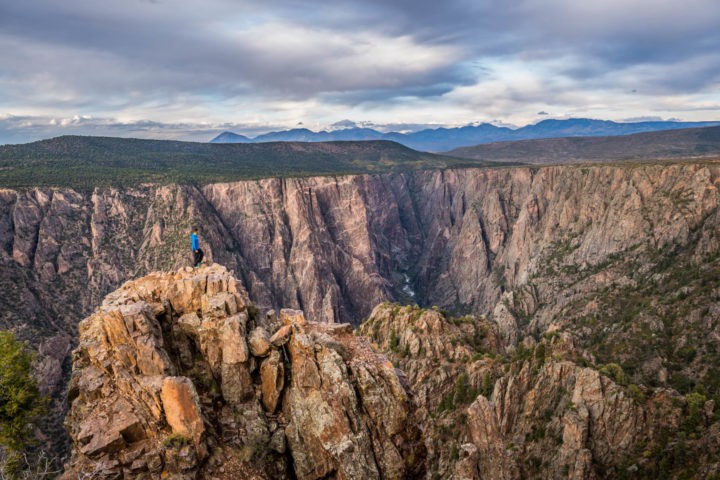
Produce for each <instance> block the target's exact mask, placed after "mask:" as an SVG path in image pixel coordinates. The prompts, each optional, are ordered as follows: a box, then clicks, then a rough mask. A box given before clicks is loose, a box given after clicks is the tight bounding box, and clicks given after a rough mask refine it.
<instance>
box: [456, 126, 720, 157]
mask: <svg viewBox="0 0 720 480" xmlns="http://www.w3.org/2000/svg"><path fill="white" fill-rule="evenodd" d="M448 155H452V156H455V157H463V158H469V159H470V158H472V159H475V160H480V159H482V160H484V161H488V162H489V161H493V162H523V163H533V164H559V163H576V162H606V161H621V160H629V161H638V160H662V159H668V158H680V157H685V158H690V157H692V158H697V157H710V156H715V157H717V156H720V127H707V128H684V129H681V130H673V131H664V132H647V133H637V134H634V135H622V136H615V137H566V138H543V139H538V140H519V141H516V142H495V143H486V144H481V145H475V146H472V147H462V148H456V149H455V150H451V151H450V152H448Z"/></svg>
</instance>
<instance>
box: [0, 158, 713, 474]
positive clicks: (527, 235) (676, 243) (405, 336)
mask: <svg viewBox="0 0 720 480" xmlns="http://www.w3.org/2000/svg"><path fill="white" fill-rule="evenodd" d="M719 186H720V163H718V162H717V161H713V160H703V161H699V160H697V161H687V162H673V163H643V164H616V165H569V166H551V167H508V168H466V169H461V168H458V169H445V170H428V171H415V172H404V173H385V174H377V175H342V176H330V177H309V178H274V179H262V180H247V181H240V182H232V183H214V184H209V185H203V186H198V185H162V186H158V185H151V184H143V185H137V186H135V187H126V188H113V187H97V188H94V189H89V190H75V189H70V188H45V189H41V188H29V189H3V190H0V266H1V268H2V271H3V275H2V277H1V278H0V282H1V283H0V288H2V290H3V292H4V293H5V294H4V295H3V296H2V297H1V298H0V322H1V324H2V326H3V327H4V328H8V327H12V328H15V329H16V331H17V334H18V336H19V337H21V338H24V339H28V340H31V343H32V345H33V346H34V347H35V348H36V349H37V351H38V352H39V359H38V367H37V370H38V375H39V377H40V378H41V379H42V387H43V391H44V392H46V393H49V394H51V395H53V396H54V398H55V399H56V401H55V403H54V407H53V408H54V413H55V415H54V416H52V415H51V416H50V420H48V422H47V424H46V425H43V427H42V429H43V434H44V435H45V438H46V439H47V440H48V441H50V442H53V441H54V442H55V445H56V448H57V449H58V450H59V451H63V448H66V446H67V441H66V440H65V438H66V437H64V436H63V435H62V427H61V425H60V423H59V422H58V419H59V418H61V417H62V416H64V413H65V407H64V405H63V398H64V395H65V393H64V392H65V391H66V390H67V380H68V377H69V373H70V370H71V357H70V351H71V350H72V349H73V348H75V347H76V346H77V342H78V338H79V335H80V331H79V330H78V322H79V319H81V318H84V317H87V316H88V315H89V314H90V313H91V312H92V311H93V310H94V309H95V308H96V307H97V306H98V305H100V304H101V303H102V302H103V299H104V298H105V296H106V295H107V294H108V293H110V292H111V291H113V290H115V289H116V288H118V287H119V286H120V285H121V284H122V283H123V282H125V281H126V280H129V279H132V278H139V277H143V276H145V275H148V274H151V272H156V271H165V272H169V271H178V270H180V269H182V268H183V267H185V266H187V265H189V262H190V252H189V238H188V237H189V231H190V228H191V227H192V226H195V225H197V226H199V228H200V236H201V242H202V244H203V248H204V250H205V253H206V255H207V257H208V258H209V260H210V261H211V262H212V263H217V264H220V265H223V266H225V267H226V268H227V270H228V272H230V273H228V275H234V276H235V277H237V279H238V283H239V284H240V285H242V288H243V289H244V290H246V292H247V298H244V299H243V302H244V303H247V304H248V305H249V304H250V302H252V303H253V304H255V305H256V307H254V308H256V309H257V310H258V312H260V313H258V314H257V315H260V316H261V317H262V315H263V314H264V313H263V312H265V311H267V310H270V309H272V310H275V311H278V312H279V311H280V310H281V309H282V308H289V309H296V310H302V311H303V312H304V315H305V317H306V318H307V319H309V320H312V322H318V323H319V324H327V323H350V324H352V325H354V326H358V325H360V323H361V322H363V321H364V320H366V319H368V320H367V323H366V324H364V325H363V326H362V327H361V328H360V330H359V332H360V333H363V332H364V333H363V334H364V335H366V336H367V337H369V338H370V339H371V340H372V341H373V342H375V343H376V345H377V350H378V352H383V353H385V354H387V355H388V357H389V358H391V359H392V360H393V362H395V364H396V365H397V366H399V367H400V369H401V370H403V371H405V374H407V375H408V382H409V387H408V388H409V390H408V391H409V392H411V393H412V395H414V396H415V397H416V398H414V400H413V401H415V402H420V403H418V405H420V406H419V407H418V415H420V417H419V419H418V420H417V422H418V424H420V425H425V426H426V427H425V431H426V432H428V435H427V437H426V438H425V441H424V448H425V449H426V451H427V455H426V456H427V458H428V459H434V461H432V462H429V464H430V466H428V465H425V466H424V467H423V468H427V470H428V473H427V475H428V477H431V476H432V475H439V476H441V477H449V478H525V477H527V476H529V475H530V476H532V475H541V474H547V475H551V476H552V475H556V476H569V475H574V476H572V477H571V478H602V475H611V476H615V477H618V478H620V477H621V472H625V473H623V474H622V475H627V474H628V472H629V473H630V474H635V473H636V472H640V473H642V472H645V473H647V472H650V471H651V470H650V467H648V466H644V465H643V464H642V463H640V464H638V463H637V462H631V463H629V464H628V465H625V464H624V463H623V462H625V461H626V460H627V459H626V458H624V457H623V458H620V457H619V456H618V454H617V452H618V450H619V449H620V450H623V451H633V452H634V451H635V450H638V452H639V453H638V454H637V456H638V458H642V457H643V455H644V454H645V452H646V451H647V452H650V453H649V454H647V455H646V458H651V459H652V458H655V457H657V458H658V462H660V461H661V459H662V458H666V457H662V454H665V453H667V452H668V451H669V452H675V453H672V455H675V454H676V453H677V452H676V450H677V449H676V450H673V449H674V448H676V446H677V445H678V442H680V438H679V435H680V434H681V433H682V434H684V435H685V439H684V440H683V441H684V442H685V443H684V445H690V447H684V448H687V449H688V451H689V452H691V454H690V457H692V458H696V459H698V462H697V465H696V466H697V468H698V470H696V471H695V472H694V473H693V474H694V475H696V478H703V477H701V476H697V475H704V476H705V478H709V476H710V475H712V474H716V473H717V468H718V461H717V435H716V430H717V425H716V424H715V423H713V422H714V420H713V418H714V417H713V411H714V403H713V402H715V401H716V400H714V398H716V397H717V395H718V394H720V380H718V379H719V378H720V346H719V345H718V343H720V284H719V282H720V280H719V279H720V266H719V263H718V260H719V258H720V254H719V252H720V210H719V209H718V205H719V204H720V192H719V191H718V187H719ZM387 301H390V302H398V305H397V308H399V309H401V310H402V309H403V308H410V307H401V306H400V304H410V305H415V304H416V305H419V306H420V307H425V308H426V309H425V310H422V309H418V310H417V311H416V313H407V312H406V313H403V312H404V311H401V310H399V311H397V312H395V306H393V305H392V304H387V303H384V302H387ZM378 305H381V307H377V306H378ZM383 305H384V306H383ZM433 307H435V309H433ZM378 308H379V309H380V310H378ZM383 308H384V309H385V310H383ZM248 315H249V313H248ZM403 315H406V316H407V317H408V318H405V319H404V320H403ZM430 318H434V320H433V322H434V323H435V324H436V327H435V328H436V333H437V332H439V333H437V337H438V338H437V342H439V343H438V345H437V346H435V347H432V345H431V344H432V342H431V339H428V338H425V337H423V336H422V335H420V334H419V333H417V332H414V331H413V328H415V329H416V330H418V329H419V330H418V331H420V332H422V329H423V328H426V327H422V328H421V327H420V325H421V324H423V322H425V324H428V325H429V324H430V323H433V322H430V320H429V319H430ZM463 318H464V319H465V320H464V321H462V320H458V319H463ZM423 319H424V320H423ZM453 319H455V320H453ZM149 321H150V320H149ZM415 322H420V323H418V324H417V325H415ZM374 325H378V326H377V327H375V326H374ZM402 325H404V326H402ZM313 328H315V327H313ZM317 328H321V327H317ZM438 329H439V330H438ZM446 331H449V332H450V334H446V333H443V332H446ZM479 332H483V333H482V335H480V334H479ZM480 337H482V338H480ZM413 338H414V339H413ZM393 339H394V340H393ZM470 340H472V345H466V346H465V347H464V348H466V349H467V351H463V350H462V349H460V346H462V345H465V344H467V342H468V341H470ZM453 341H454V343H455V345H453ZM541 346H542V347H541ZM480 347H481V348H480ZM458 349H459V350H458ZM455 350H457V352H456V353H454V354H453V353H450V352H453V351H455ZM428 352H432V355H430V354H428ZM477 354H479V355H477ZM476 355H477V358H476ZM446 357H447V358H453V362H452V365H450V366H448V365H445V364H444V363H443V362H444V361H445V359H446ZM503 359H504V360H503ZM246 361H249V360H246ZM293 361H294V360H293ZM276 363H277V362H276ZM436 364H442V365H445V367H446V368H439V369H437V371H435V370H433V369H431V368H429V367H428V366H429V365H436ZM278 365H279V364H278ZM422 365H426V367H425V368H423V367H422ZM275 368H279V367H277V366H276V367H275ZM603 369H604V370H603ZM423 371H425V374H424V375H423ZM175 373H178V372H175ZM169 376H170V377H173V376H177V375H169ZM486 378H488V379H489V380H487V381H486V380H485V379H486ZM398 381H399V380H398ZM458 384H461V385H465V387H463V388H465V390H463V391H468V389H469V391H472V392H473V393H474V394H476V396H475V397H474V398H470V396H467V395H466V394H462V395H458V394H453V395H454V396H453V400H452V401H449V400H447V396H448V395H449V394H450V393H451V392H455V391H456V390H457V385H458ZM484 387H485V388H484ZM461 390H462V389H461ZM481 391H482V392H484V395H481V394H480V393H481ZM638 392H639V393H638ZM456 393H457V392H456ZM693 395H697V396H693ZM455 397H457V400H456V399H455ZM530 398H537V399H541V400H542V402H539V401H538V402H531V401H530V400H529V399H530ZM501 399H504V400H502V401H501ZM700 399H702V402H700ZM422 402H424V403H422ZM543 402H545V403H543ZM693 402H694V403H693ZM698 402H700V403H702V405H701V406H700V407H698V405H699V403H698ZM571 404H572V405H574V406H575V407H574V408H571ZM441 405H442V407H441ZM450 405H452V407H453V408H451V409H450V408H447V407H449V406H450ZM403 408H407V409H408V411H413V409H412V408H408V407H407V405H405V407H403ZM438 410H442V411H441V412H439V414H438ZM548 410H551V411H550V413H548V414H547V416H545V414H544V412H545V411H548ZM660 411H664V412H666V413H665V417H664V418H665V419H666V420H667V424H666V423H664V422H665V420H663V421H657V422H656V421H655V420H654V417H655V416H657V415H659V414H658V413H657V412H660ZM523 412H524V413H523ZM668 412H669V413H668ZM698 412H701V413H698ZM671 413H672V415H671ZM438 415H439V418H440V421H439V422H437V423H436V422H435V420H436V419H437V418H438ZM463 415H465V416H466V419H469V422H467V423H468V430H467V431H465V432H464V433H462V434H461V435H460V436H461V437H463V441H462V442H460V443H458V444H451V443H448V442H447V440H448V437H447V430H448V429H452V425H455V424H458V423H463V422H462V419H461V416H463ZM683 415H685V416H687V417H688V418H689V417H690V416H692V417H693V418H695V420H693V422H694V423H693V425H692V428H689V427H688V429H687V431H685V430H683V428H681V426H682V425H685V423H683V422H685V421H686V420H687V419H686V418H685V417H683ZM522 416H525V417H528V418H531V420H527V421H525V420H521V417H522ZM546 417H547V418H546ZM696 417H697V418H696ZM523 418H524V417H523ZM672 418H675V420H673V421H671V420H670V419H672ZM52 419H54V420H52ZM540 419H542V421H543V422H544V423H542V424H540V423H538V422H539V421H540ZM431 420H432V421H431ZM673 422H674V423H673ZM442 426H444V430H443V429H442V428H441V427H442ZM541 427H542V428H543V430H542V431H543V432H544V433H542V434H541V433H540V430H539V428H541ZM615 427H617V429H619V431H615V430H612V428H615ZM665 427H667V428H665ZM598 429H599V430H598ZM708 429H709V430H708ZM713 429H715V430H713ZM533 432H534V433H533ZM662 432H665V433H662ZM708 432H715V433H708ZM550 433H552V434H550ZM693 435H694V436H695V438H693V437H692V436H693ZM131 436H132V435H131ZM528 436H532V438H534V439H535V442H534V443H532V445H531V442H528V441H526V440H525V438H526V437H528ZM521 437H522V438H521ZM61 438H62V440H59V439H61ZM128 438H129V437H128ZM713 438H714V439H715V440H713ZM557 439H560V442H559V443H557V445H559V447H557V449H558V452H560V453H558V455H560V456H562V461H557V458H555V457H550V456H547V455H546V454H545V452H546V451H547V450H548V449H550V448H551V447H552V448H553V449H555V448H556V447H555V445H556V443H551V442H557V441H558V440H557ZM601 439H605V440H601ZM663 439H664V440H663ZM663 441H664V442H665V443H663ZM603 442H605V443H603ZM511 444H512V445H511ZM198 445H199V444H198ZM198 445H195V448H196V449H197V448H200V447H199V446H198ZM655 446H657V448H658V449H659V453H657V452H655V450H654V448H655ZM200 450H202V448H200ZM513 452H519V453H513ZM702 452H705V453H702ZM656 453H657V455H656ZM201 456H202V455H201ZM661 457H662V458H661ZM489 458H492V459H493V460H492V461H491V460H488V459H489ZM558 458H559V457H558ZM672 458H674V457H672ZM672 458H671V460H672ZM488 462H490V463H488ZM492 462H495V463H492ZM566 465H567V468H566V467H565V466H566ZM678 465H679V461H676V463H675V464H673V463H672V462H670V465H669V466H668V468H669V470H668V471H671V472H675V473H678V472H679V471H680V470H679V468H680V467H679V466H678ZM621 466H622V468H621ZM633 467H634V468H633ZM628 469H629V470H628ZM673 469H674V470H673ZM330 471H331V470H328V471H327V472H325V474H327V473H328V472H330ZM483 472H485V473H483ZM488 472H494V473H492V474H491V473H488ZM574 472H575V473H574ZM640 473H637V475H640ZM678 474H679V473H678ZM594 476H595V477H594ZM308 478H309V477H308ZM315 478H322V477H321V476H318V477H315ZM341 478H342V477H341ZM348 478H353V477H348ZM388 478H391V477H388ZM538 478H542V477H538ZM638 478H641V477H638ZM690 478H693V477H690Z"/></svg>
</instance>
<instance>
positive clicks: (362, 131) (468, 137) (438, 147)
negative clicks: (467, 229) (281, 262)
mask: <svg viewBox="0 0 720 480" xmlns="http://www.w3.org/2000/svg"><path fill="white" fill-rule="evenodd" d="M718 125H720V121H718V122H677V121H650V122H632V123H621V122H613V121H609V120H594V119H589V118H570V119H566V120H556V119H549V120H543V121H541V122H539V123H536V124H534V125H527V126H524V127H521V128H517V129H511V128H507V127H497V126H495V125H492V124H489V123H482V124H480V125H468V126H464V127H457V128H434V129H425V130H420V131H417V132H411V133H399V132H389V133H383V132H379V131H377V130H373V129H371V128H345V129H341V130H332V131H320V132H313V131H311V130H308V129H307V128H295V129H291V130H283V131H278V132H270V133H266V134H263V135H258V136H257V137H254V138H249V137H246V136H244V135H238V134H236V133H233V132H223V133H221V134H220V135H218V136H216V137H215V138H213V139H212V140H210V143H260V142H278V141H282V142H327V141H333V140H392V141H395V142H398V143H400V144H402V145H405V146H407V147H410V148H413V149H415V150H422V151H429V152H443V151H447V150H452V149H455V148H460V147H467V146H472V145H478V144H482V143H491V142H503V141H510V140H529V139H538V138H557V137H599V136H615V135H630V134H633V133H642V132H653V131H659V130H675V129H680V128H693V127H710V126H718Z"/></svg>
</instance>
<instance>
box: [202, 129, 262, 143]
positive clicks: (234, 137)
mask: <svg viewBox="0 0 720 480" xmlns="http://www.w3.org/2000/svg"><path fill="white" fill-rule="evenodd" d="M251 142H252V140H251V139H250V138H249V137H246V136H245V135H239V134H237V133H233V132H223V133H221V134H220V135H218V136H217V137H215V138H213V139H212V140H210V143H251Z"/></svg>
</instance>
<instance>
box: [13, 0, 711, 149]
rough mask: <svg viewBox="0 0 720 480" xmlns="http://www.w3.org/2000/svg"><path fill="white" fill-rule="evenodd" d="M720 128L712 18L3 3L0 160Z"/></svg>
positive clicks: (631, 0)
mask: <svg viewBox="0 0 720 480" xmlns="http://www.w3.org/2000/svg"><path fill="white" fill-rule="evenodd" d="M568 117H586V118H600V119H608V120H615V121H635V120H643V119H670V118H672V119H681V120H685V121H701V120H718V119H720V1H718V0H598V1H595V2H586V1H578V0H443V1H438V0H395V1H386V0H382V1H381V0H363V1H360V0H335V1H333V2H328V1H326V0H323V1H319V0H317V1H316V0H308V1H298V0H264V1H262V2H260V1H252V2H250V1H243V0H202V1H200V0H102V1H97V0H63V1H57V0H27V1H18V0H0V144H3V143H19V142H26V141H32V140H38V139H41V138H48V137H53V136H58V135H64V134H82V135H112V136H124V137H138V138H167V139H182V140H193V141H208V140H209V139H211V138H212V137H214V136H215V135H216V134H217V133H220V132H222V131H225V130H231V131H234V132H237V133H241V134H245V135H249V136H255V135H257V134H260V133H265V132H268V131H273V130H283V129H287V128H298V127H303V128H309V129H311V130H321V129H328V128H343V127H347V126H350V125H359V126H368V127H372V128H376V129H378V130H381V131H412V130H418V129H422V128H427V127H437V126H460V125H467V124H473V123H480V122H489V123H494V124H497V125H516V126H522V125H526V124H531V123H536V122H538V121H541V120H543V119H545V118H568Z"/></svg>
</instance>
